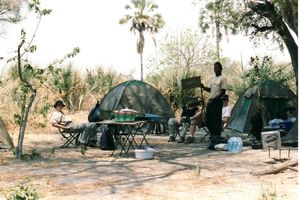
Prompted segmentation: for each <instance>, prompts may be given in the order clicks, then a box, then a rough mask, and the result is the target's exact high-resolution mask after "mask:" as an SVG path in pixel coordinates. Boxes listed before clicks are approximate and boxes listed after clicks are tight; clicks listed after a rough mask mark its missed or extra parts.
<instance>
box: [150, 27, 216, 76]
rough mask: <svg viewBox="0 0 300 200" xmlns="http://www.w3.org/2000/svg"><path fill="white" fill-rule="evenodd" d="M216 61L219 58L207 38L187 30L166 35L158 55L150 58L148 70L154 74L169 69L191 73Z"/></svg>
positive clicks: (161, 42)
mask: <svg viewBox="0 0 300 200" xmlns="http://www.w3.org/2000/svg"><path fill="white" fill-rule="evenodd" d="M216 59H217V56H216V54H215V53H214V52H213V47H212V46H211V45H210V44H209V42H208V41H207V38H206V37H204V36H203V34H201V33H200V32H198V31H193V30H190V29H186V30H183V31H182V32H180V33H177V34H174V32H172V33H168V34H166V36H165V38H164V39H163V40H162V41H160V46H159V50H158V51H157V53H156V54H155V55H154V56H152V57H150V59H149V61H148V63H149V65H148V68H150V69H151V70H153V72H154V73H155V72H156V71H159V70H162V69H169V68H178V69H179V68H181V69H185V70H188V71H189V70H190V69H200V68H203V66H207V65H209V64H211V63H212V61H213V60H216Z"/></svg>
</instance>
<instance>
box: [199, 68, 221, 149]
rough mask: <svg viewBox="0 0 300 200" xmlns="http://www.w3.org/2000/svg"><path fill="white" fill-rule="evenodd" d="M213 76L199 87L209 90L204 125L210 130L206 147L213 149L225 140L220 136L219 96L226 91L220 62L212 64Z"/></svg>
mask: <svg viewBox="0 0 300 200" xmlns="http://www.w3.org/2000/svg"><path fill="white" fill-rule="evenodd" d="M214 72H215V76H213V77H212V78H211V79H210V85H209V87H205V86H204V85H203V84H202V83H201V88H203V89H204V90H205V91H207V92H209V100H208V103H207V108H206V116H205V118H206V125H207V128H208V130H209V132H210V135H211V136H210V140H211V143H210V145H209V146H208V149H211V150H213V149H214V147H215V145H216V144H219V143H223V142H225V141H224V140H225V139H224V138H222V137H221V131H222V107H223V102H222V99H221V97H222V96H223V95H224V94H225V93H226V88H227V80H226V79H225V78H224V77H223V76H222V65H221V63H220V62H216V63H215V64H214Z"/></svg>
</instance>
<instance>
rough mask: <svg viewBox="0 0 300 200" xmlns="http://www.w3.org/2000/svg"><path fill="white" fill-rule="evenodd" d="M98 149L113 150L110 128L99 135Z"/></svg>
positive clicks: (114, 146) (113, 144)
mask: <svg viewBox="0 0 300 200" xmlns="http://www.w3.org/2000/svg"><path fill="white" fill-rule="evenodd" d="M99 148H100V149H101V150H115V149H116V145H115V142H114V136H113V131H112V128H111V127H107V128H106V129H105V130H104V131H103V132H102V134H101V137H100V143H99Z"/></svg>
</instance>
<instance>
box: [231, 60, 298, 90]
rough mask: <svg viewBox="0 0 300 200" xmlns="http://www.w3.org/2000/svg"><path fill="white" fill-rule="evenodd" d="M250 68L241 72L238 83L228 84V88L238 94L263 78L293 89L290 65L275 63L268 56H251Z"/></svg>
mask: <svg viewBox="0 0 300 200" xmlns="http://www.w3.org/2000/svg"><path fill="white" fill-rule="evenodd" d="M249 64H250V68H251V69H250V70H248V71H246V72H245V73H243V74H242V76H241V79H240V81H239V83H237V82H236V83H235V84H232V85H229V90H232V91H234V92H235V93H236V94H237V95H238V96H240V95H242V94H243V93H244V91H245V90H246V89H247V88H249V87H252V86H254V85H256V84H257V83H259V82H261V81H264V80H274V81H277V82H280V83H282V84H283V85H286V86H287V87H289V88H291V89H292V90H295V88H294V87H293V86H294V85H295V77H294V75H293V71H292V69H291V65H285V66H280V65H275V64H274V63H273V60H272V58H271V57H269V56H265V57H263V58H259V57H251V59H250V63H249Z"/></svg>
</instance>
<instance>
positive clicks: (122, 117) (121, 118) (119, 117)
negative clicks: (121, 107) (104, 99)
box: [113, 113, 136, 122]
mask: <svg viewBox="0 0 300 200" xmlns="http://www.w3.org/2000/svg"><path fill="white" fill-rule="evenodd" d="M113 116H114V121H115V122H132V121H134V120H135V116H136V114H135V113H113Z"/></svg>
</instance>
